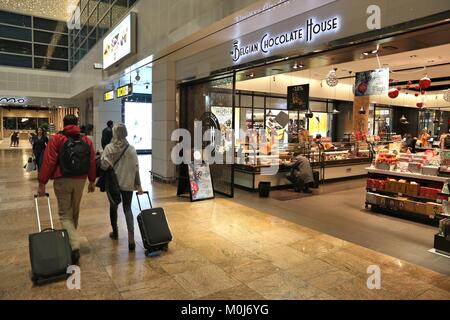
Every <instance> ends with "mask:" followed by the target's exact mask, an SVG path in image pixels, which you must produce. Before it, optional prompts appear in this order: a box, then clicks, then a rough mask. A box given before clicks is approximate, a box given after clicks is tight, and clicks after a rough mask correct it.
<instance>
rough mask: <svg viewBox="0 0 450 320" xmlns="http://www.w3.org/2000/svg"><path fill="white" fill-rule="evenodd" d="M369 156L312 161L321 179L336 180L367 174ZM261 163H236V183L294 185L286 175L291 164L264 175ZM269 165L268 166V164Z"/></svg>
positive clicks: (255, 187)
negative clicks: (274, 172) (321, 161)
mask: <svg viewBox="0 0 450 320" xmlns="http://www.w3.org/2000/svg"><path fill="white" fill-rule="evenodd" d="M370 162H371V160H370V159H369V158H354V159H346V160H334V161H327V162H325V163H324V166H322V164H321V163H320V162H312V163H311V167H312V169H313V170H317V171H319V172H320V180H321V181H324V180H334V179H343V178H350V177H357V176H365V175H366V174H367V171H366V168H367V166H368V165H369V164H370ZM263 167H264V166H261V165H243V164H236V165H235V170H234V184H235V185H236V186H239V187H243V188H245V189H250V190H256V189H258V185H259V182H261V181H265V182H270V183H271V186H272V187H273V188H283V187H284V188H286V187H290V186H292V183H291V182H290V181H289V180H287V178H286V175H288V174H289V172H290V171H291V166H290V165H284V164H281V165H280V166H279V169H278V172H277V173H276V174H275V175H262V174H261V168H263ZM266 167H267V166H266ZM321 169H322V170H321Z"/></svg>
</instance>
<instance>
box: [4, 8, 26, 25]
mask: <svg viewBox="0 0 450 320" xmlns="http://www.w3.org/2000/svg"><path fill="white" fill-rule="evenodd" d="M0 23H7V24H12V25H15V26H21V27H27V28H31V17H30V16H25V15H22V14H17V13H12V12H8V11H1V10H0Z"/></svg>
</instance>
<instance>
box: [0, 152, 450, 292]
mask: <svg viewBox="0 0 450 320" xmlns="http://www.w3.org/2000/svg"><path fill="white" fill-rule="evenodd" d="M28 153H29V151H26V150H0V299H159V300H163V299H164V300H166V299H447V300H449V299H450V277H448V276H446V275H444V274H442V273H437V272H434V271H431V270H430V269H426V268H424V267H421V266H418V265H416V264H412V263H410V262H406V261H404V260H399V259H397V258H394V257H392V256H388V255H385V254H382V253H380V252H377V251H374V250H371V249H368V248H365V247H362V246H360V245H357V244H355V243H352V242H349V241H345V240H341V239H338V238H335V237H333V236H330V235H327V234H325V233H322V232H319V231H315V230H313V229H310V228H308V227H305V226H303V225H300V224H298V223H294V222H291V221H288V219H283V218H281V217H278V216H276V215H274V214H270V212H265V211H266V210H262V209H261V208H259V207H260V204H259V205H251V203H250V204H249V203H248V202H246V201H242V197H241V198H240V199H239V200H240V201H237V200H233V199H226V198H220V197H218V198H216V199H215V200H211V201H203V202H196V203H190V202H189V201H187V200H186V199H182V198H177V197H176V196H175V193H176V189H175V188H174V187H173V186H168V185H163V184H157V183H154V184H153V185H152V186H150V181H149V177H148V174H146V173H145V172H148V171H147V170H148V167H146V166H145V165H144V164H145V163H148V159H146V158H142V159H141V161H142V162H143V163H142V164H143V166H142V171H143V173H142V176H143V180H144V184H145V186H146V188H148V189H149V190H151V192H152V198H153V202H154V205H155V206H161V207H164V209H165V211H166V214H167V217H168V220H169V223H170V226H171V229H172V232H173V235H174V241H173V243H172V244H171V246H170V250H169V252H168V253H166V254H163V255H162V256H160V257H157V258H147V257H145V255H144V249H143V247H142V242H141V239H140V238H139V233H138V232H137V236H136V240H137V245H138V246H137V250H136V252H134V253H129V252H128V248H127V240H126V230H125V222H124V218H123V215H121V218H120V219H121V220H120V225H121V229H120V231H121V232H120V239H119V241H118V242H117V243H115V242H112V241H111V240H110V239H109V238H108V232H109V231H110V230H109V217H108V209H107V200H106V198H105V196H104V194H102V193H99V192H96V193H95V194H89V195H88V194H86V195H85V196H84V198H83V201H82V212H81V218H80V228H79V232H80V234H81V236H82V258H81V290H68V289H67V287H66V284H65V282H59V283H54V284H50V285H47V286H43V287H33V286H32V283H31V281H30V279H29V271H30V264H29V257H28V234H30V233H33V232H36V230H37V226H36V219H35V213H34V205H33V198H32V195H33V193H34V192H35V189H36V184H37V180H36V175H35V173H32V174H26V173H24V170H23V164H24V163H25V161H26V159H27V158H28ZM146 160H147V161H146ZM48 190H49V191H50V192H51V194H52V196H53V191H52V188H51V184H50V185H49V188H48ZM326 196H328V195H326ZM329 196H330V197H331V198H332V199H333V201H334V205H335V206H341V207H344V206H346V205H348V204H347V202H342V203H339V201H340V200H339V197H336V196H335V197H333V194H332V193H331V194H330V195H329ZM322 197H325V196H324V195H323V196H322ZM307 199H309V198H305V199H299V200H296V201H300V203H301V202H302V201H304V200H305V201H304V203H305V205H307V204H308V201H307ZM54 200H55V199H54V197H52V202H53V208H54V212H55V214H56V203H55V201H54ZM255 201H259V200H256V199H255ZM246 203H247V204H246ZM44 204H45V203H43V206H44ZM133 207H134V213H135V215H136V214H137V213H138V210H137V204H136V203H134V204H133ZM344 208H345V207H344ZM311 210H313V208H311ZM41 211H42V212H43V214H45V210H41ZM44 220H45V221H47V220H46V219H44ZM136 228H137V226H136ZM371 265H377V266H379V267H380V270H381V289H380V290H369V289H368V287H367V279H368V277H369V274H367V268H368V267H369V266H371Z"/></svg>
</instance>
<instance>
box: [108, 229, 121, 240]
mask: <svg viewBox="0 0 450 320" xmlns="http://www.w3.org/2000/svg"><path fill="white" fill-rule="evenodd" d="M109 237H110V238H111V239H112V240H119V233H118V232H117V231H113V232H110V233H109Z"/></svg>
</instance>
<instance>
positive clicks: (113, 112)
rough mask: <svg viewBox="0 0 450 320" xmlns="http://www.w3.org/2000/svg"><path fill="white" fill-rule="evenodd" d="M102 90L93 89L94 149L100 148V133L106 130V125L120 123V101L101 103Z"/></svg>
mask: <svg viewBox="0 0 450 320" xmlns="http://www.w3.org/2000/svg"><path fill="white" fill-rule="evenodd" d="M103 93H104V90H103V89H102V88H96V89H94V101H93V103H94V105H93V109H94V110H93V113H94V119H93V122H94V123H93V125H94V148H95V150H100V149H101V148H102V143H101V141H102V131H103V129H104V128H106V123H107V122H108V121H109V120H112V121H113V122H114V123H121V122H122V99H115V100H111V101H108V102H104V101H103Z"/></svg>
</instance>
